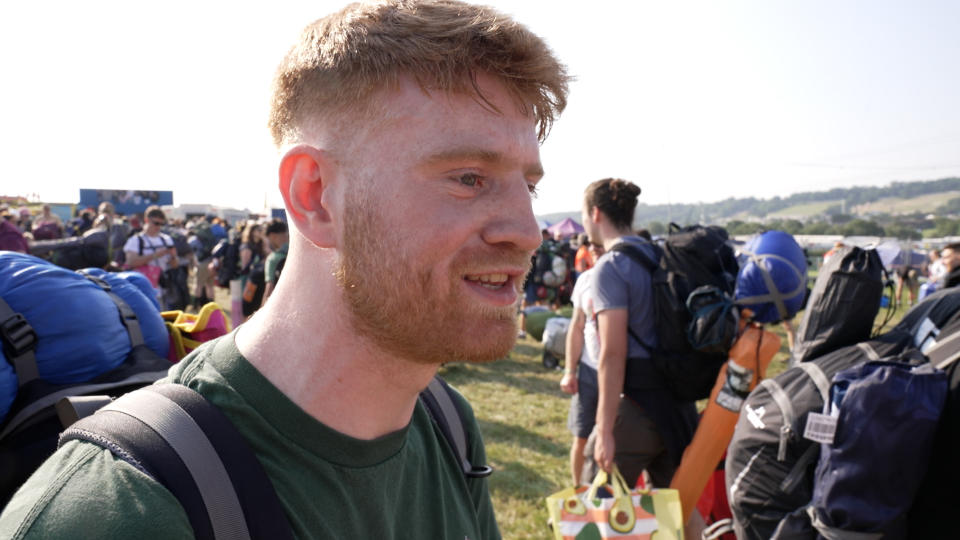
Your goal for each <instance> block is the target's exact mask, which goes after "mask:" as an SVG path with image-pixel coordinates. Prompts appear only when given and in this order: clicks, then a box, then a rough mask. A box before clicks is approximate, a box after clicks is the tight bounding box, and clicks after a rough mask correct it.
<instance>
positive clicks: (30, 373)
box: [0, 298, 40, 387]
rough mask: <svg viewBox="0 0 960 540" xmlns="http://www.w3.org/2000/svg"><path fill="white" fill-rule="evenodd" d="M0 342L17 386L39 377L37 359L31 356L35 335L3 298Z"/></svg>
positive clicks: (31, 328)
mask: <svg viewBox="0 0 960 540" xmlns="http://www.w3.org/2000/svg"><path fill="white" fill-rule="evenodd" d="M0 341H3V343H2V346H3V354H4V356H6V357H7V361H8V362H10V364H11V365H12V366H13V369H14V371H15V372H16V373H17V382H18V386H21V387H22V386H23V385H25V384H27V383H28V382H30V381H32V380H34V379H36V378H38V377H39V376H40V371H39V369H38V368H37V357H36V356H35V355H34V354H33V351H34V349H36V348H37V333H36V332H35V331H34V329H33V327H32V326H30V323H28V322H27V320H26V319H25V318H24V317H23V315H21V314H20V313H17V312H16V311H14V310H13V308H11V307H10V305H9V304H7V302H6V301H4V299H3V298H0Z"/></svg>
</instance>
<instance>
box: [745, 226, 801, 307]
mask: <svg viewBox="0 0 960 540" xmlns="http://www.w3.org/2000/svg"><path fill="white" fill-rule="evenodd" d="M742 253H743V255H745V258H746V260H744V261H742V262H741V264H740V273H739V274H738V275H737V287H736V291H735V293H734V296H735V300H736V302H737V304H739V305H741V306H743V307H747V308H750V309H751V310H752V311H753V313H754V320H756V321H758V322H762V323H768V322H774V321H782V320H789V319H792V318H793V316H794V315H796V314H797V312H798V311H800V309H801V308H802V307H803V299H804V296H805V295H806V292H807V258H806V257H805V256H804V254H803V248H801V247H800V245H799V244H797V241H796V240H794V238H793V236H792V235H790V234H789V233H785V232H783V231H767V232H765V233H763V234H760V235H758V236H755V237H753V238H752V239H751V240H750V241H749V242H747V244H746V246H744V249H743V250H742Z"/></svg>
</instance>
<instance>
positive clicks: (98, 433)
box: [60, 384, 293, 540]
mask: <svg viewBox="0 0 960 540" xmlns="http://www.w3.org/2000/svg"><path fill="white" fill-rule="evenodd" d="M75 439H76V440H84V441H88V442H92V443H94V444H96V445H98V446H101V447H103V448H106V449H108V450H110V451H111V452H113V454H114V455H116V456H117V457H119V458H120V459H123V460H124V461H127V462H128V463H130V464H131V465H133V466H134V467H136V468H137V469H140V470H141V471H144V472H145V473H147V474H149V475H150V476H152V477H153V478H155V479H156V480H157V481H159V482H160V483H161V484H163V485H164V486H165V487H166V488H167V489H169V490H170V491H171V493H173V495H174V496H175V497H176V498H177V499H178V500H179V501H180V503H181V505H182V506H183V508H184V510H185V511H186V513H187V516H188V518H189V520H190V524H191V526H192V527H193V530H194V534H195V536H196V537H197V538H213V539H217V540H219V539H224V538H231V539H232V538H238V539H240V538H270V539H273V538H279V539H286V538H293V533H292V530H291V528H290V523H289V521H288V519H287V517H286V514H285V513H284V510H283V506H282V504H281V503H280V500H279V498H278V497H277V494H276V491H275V489H274V487H273V484H272V483H271V482H270V479H269V477H267V474H266V472H265V471H264V470H263V466H262V465H261V464H260V462H259V460H258V459H257V457H256V455H255V454H254V453H253V451H252V450H251V449H250V447H249V444H248V443H247V441H246V439H245V438H244V437H243V435H241V434H240V432H239V431H237V429H236V428H235V427H234V426H233V424H232V422H230V420H229V419H228V418H227V417H226V416H225V415H224V414H223V413H222V412H221V411H220V410H219V409H217V408H216V407H215V406H214V405H212V404H210V403H209V402H208V401H207V400H206V399H204V398H203V396H201V395H200V394H198V393H196V392H195V391H193V390H191V389H189V388H187V387H186V386H183V385H178V384H164V385H153V386H150V387H147V388H143V389H141V390H137V391H135V392H131V393H129V394H125V395H124V396H122V397H120V398H118V399H117V400H116V401H114V402H113V403H111V404H110V405H108V406H106V407H104V408H103V409H101V410H100V411H98V412H97V413H96V414H94V415H93V416H89V417H87V418H84V419H81V420H80V421H78V422H77V423H76V424H74V425H73V426H71V427H70V428H69V429H67V430H66V431H65V432H64V433H63V435H62V436H61V438H60V445H63V444H64V443H65V442H67V441H70V440H75Z"/></svg>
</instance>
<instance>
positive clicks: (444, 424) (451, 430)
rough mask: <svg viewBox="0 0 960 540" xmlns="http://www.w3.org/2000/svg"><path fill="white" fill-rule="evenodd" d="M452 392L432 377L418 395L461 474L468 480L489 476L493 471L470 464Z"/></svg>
mask: <svg viewBox="0 0 960 540" xmlns="http://www.w3.org/2000/svg"><path fill="white" fill-rule="evenodd" d="M452 392H453V390H452V389H451V388H450V387H449V386H447V383H445V382H443V379H441V378H440V377H434V378H433V380H432V381H430V384H429V385H428V386H427V388H426V389H425V390H424V391H423V392H421V393H420V401H422V402H423V404H424V406H426V408H427V412H428V413H430V417H431V418H433V420H434V421H435V422H436V423H437V426H438V427H439V428H440V431H441V433H443V437H444V438H445V439H446V440H447V442H448V443H449V444H450V447H451V448H452V449H453V452H454V454H456V456H457V459H458V460H459V461H460V468H461V469H462V470H463V474H464V475H465V476H466V477H468V478H483V477H485V476H490V474H491V473H493V469H491V468H490V467H488V466H487V465H475V464H472V463H470V458H469V454H468V449H469V445H468V441H467V430H466V428H465V427H464V425H463V420H462V418H461V415H460V409H459V408H457V404H456V403H454V401H453V397H452V396H451V393H452Z"/></svg>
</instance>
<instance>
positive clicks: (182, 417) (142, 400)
mask: <svg viewBox="0 0 960 540" xmlns="http://www.w3.org/2000/svg"><path fill="white" fill-rule="evenodd" d="M103 410H104V411H117V412H121V413H124V414H127V415H129V416H132V417H134V418H136V419H138V420H140V421H141V422H143V423H144V424H146V425H147V426H148V427H150V428H151V429H153V430H154V431H155V432H157V434H159V435H160V437H162V438H163V440H164V441H165V442H166V443H167V444H168V445H170V447H171V448H172V449H173V451H174V452H176V453H177V455H178V456H179V457H180V459H181V460H183V464H184V465H185V466H186V467H187V470H188V471H189V472H190V475H191V476H192V477H193V479H194V481H195V482H196V484H197V489H198V490H199V491H200V497H201V498H202V499H203V504H204V506H205V507H206V509H207V515H209V516H210V524H211V526H212V527H213V536H214V538H217V539H218V540H219V539H228V538H235V539H238V540H239V539H247V538H250V533H249V531H248V530H247V526H246V521H244V519H243V510H242V509H241V508H240V501H239V500H238V499H237V494H236V492H235V491H234V490H233V484H232V483H231V482H230V476H229V475H228V474H227V471H226V469H225V468H224V466H223V462H222V461H221V460H220V457H219V456H218V455H217V451H216V450H214V448H213V445H211V444H210V441H209V440H208V439H207V437H206V435H205V434H204V432H203V430H202V429H200V426H198V425H197V423H196V422H194V420H193V418H192V417H191V416H190V415H189V414H187V412H186V411H184V410H183V408H181V407H180V406H179V405H177V404H176V403H175V402H174V401H173V400H171V399H170V398H168V397H167V396H164V395H162V394H159V393H156V392H149V391H144V392H131V393H129V394H125V395H123V396H121V397H120V398H118V399H117V400H116V401H114V402H112V403H111V404H109V405H107V406H106V407H104V408H103Z"/></svg>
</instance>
